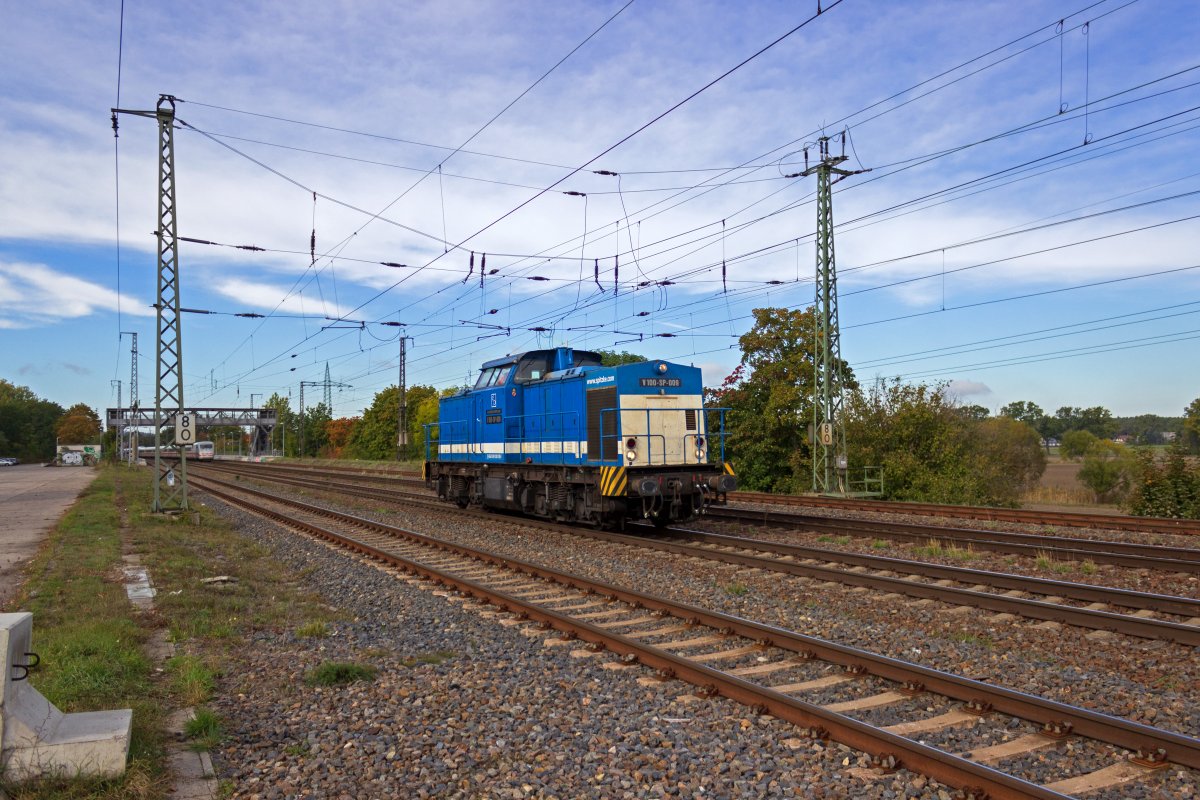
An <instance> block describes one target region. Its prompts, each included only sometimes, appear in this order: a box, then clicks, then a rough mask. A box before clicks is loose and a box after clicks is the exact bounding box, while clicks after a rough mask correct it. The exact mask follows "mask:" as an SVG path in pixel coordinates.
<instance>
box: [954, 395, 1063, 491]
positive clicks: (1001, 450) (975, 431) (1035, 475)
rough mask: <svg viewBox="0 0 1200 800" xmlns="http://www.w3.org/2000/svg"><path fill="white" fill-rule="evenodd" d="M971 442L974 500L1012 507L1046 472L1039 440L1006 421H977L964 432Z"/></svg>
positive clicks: (1033, 433) (1026, 429)
mask: <svg viewBox="0 0 1200 800" xmlns="http://www.w3.org/2000/svg"><path fill="white" fill-rule="evenodd" d="M967 430H968V436H970V438H971V439H972V440H973V446H972V448H971V451H972V455H973V460H972V467H973V469H974V472H975V481H974V484H975V491H976V493H977V496H979V497H982V498H987V500H986V502H990V503H997V504H1001V505H1015V504H1016V503H1017V502H1018V501H1019V500H1020V497H1021V494H1022V493H1023V492H1025V491H1027V490H1029V489H1031V488H1033V487H1034V486H1035V485H1036V484H1037V482H1038V480H1039V479H1040V478H1041V477H1042V473H1043V472H1045V471H1046V454H1045V453H1044V452H1042V447H1041V438H1042V437H1041V436H1040V435H1039V434H1038V432H1037V431H1036V430H1034V429H1033V428H1031V427H1030V426H1029V425H1026V424H1025V423H1023V422H1017V421H1016V420H1013V419H1008V418H1007V417H993V418H990V419H985V420H980V421H979V422H978V424H977V425H974V426H971V427H969V428H968V429H967Z"/></svg>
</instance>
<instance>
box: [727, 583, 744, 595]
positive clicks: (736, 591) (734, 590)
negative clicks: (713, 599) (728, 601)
mask: <svg viewBox="0 0 1200 800" xmlns="http://www.w3.org/2000/svg"><path fill="white" fill-rule="evenodd" d="M749 591H750V587H749V586H747V585H746V584H744V583H736V582H735V583H730V584H727V585H726V586H725V594H727V595H730V596H732V597H741V596H742V595H744V594H746V593H747V592H749Z"/></svg>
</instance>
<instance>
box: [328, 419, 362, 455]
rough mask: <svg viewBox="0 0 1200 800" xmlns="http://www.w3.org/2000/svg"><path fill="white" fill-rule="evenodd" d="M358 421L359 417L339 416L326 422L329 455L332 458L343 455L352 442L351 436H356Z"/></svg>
mask: <svg viewBox="0 0 1200 800" xmlns="http://www.w3.org/2000/svg"><path fill="white" fill-rule="evenodd" d="M358 422H359V418H358V417H339V418H338V419H331V420H329V422H328V423H326V425H325V437H326V440H327V441H328V445H327V447H328V448H329V449H328V456H329V457H330V458H342V457H343V454H344V453H345V451H346V446H347V445H348V444H349V443H350V439H351V437H353V436H354V428H355V426H357V425H358Z"/></svg>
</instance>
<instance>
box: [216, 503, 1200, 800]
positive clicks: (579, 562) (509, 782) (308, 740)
mask: <svg viewBox="0 0 1200 800" xmlns="http://www.w3.org/2000/svg"><path fill="white" fill-rule="evenodd" d="M281 493H286V492H281ZM210 502H211V504H212V505H213V506H214V507H216V508H218V509H220V510H221V513H222V514H223V515H226V516H229V517H230V518H232V519H233V520H234V521H235V522H236V523H237V524H238V526H239V528H240V529H241V530H242V531H244V532H245V534H246V535H248V536H251V537H254V538H255V539H257V540H259V541H261V542H262V543H263V544H264V545H266V546H268V547H270V548H271V550H272V551H273V552H274V553H275V555H276V557H277V558H278V559H279V561H280V562H281V563H282V564H283V565H285V566H286V567H288V568H290V569H292V570H294V571H295V572H296V573H298V574H301V575H304V576H305V577H304V579H303V580H304V583H305V588H306V589H311V590H313V591H315V592H317V593H319V594H321V595H322V596H324V597H326V598H328V599H329V602H330V603H331V604H335V605H336V606H337V607H338V609H339V611H340V612H341V613H342V614H343V615H344V616H345V619H344V621H340V622H336V623H334V625H333V626H332V627H333V630H334V635H332V636H330V637H328V638H323V639H297V638H296V637H295V636H294V635H292V634H290V633H288V632H264V633H260V634H258V635H257V637H256V638H255V640H254V641H253V642H252V643H251V647H249V648H248V649H247V651H246V655H245V658H244V663H239V664H237V665H236V666H235V665H230V669H229V670H228V671H227V672H226V674H225V677H224V685H223V689H224V690H225V691H224V693H223V696H222V698H221V699H220V700H219V701H218V702H217V703H216V705H215V708H216V709H217V710H218V711H219V713H221V714H222V715H223V717H224V718H225V719H226V727H227V732H228V735H229V738H228V739H227V741H226V742H225V743H224V744H223V745H222V747H221V748H220V750H219V751H218V752H216V753H214V759H215V761H216V762H217V764H218V771H219V773H220V774H221V775H222V776H223V777H226V778H229V779H231V780H232V782H233V785H234V786H235V789H234V792H235V796H246V797H249V796H260V797H264V798H265V797H317V796H333V797H336V796H339V795H344V796H347V797H363V796H380V797H382V796H389V795H391V796H413V797H654V796H686V797H745V796H779V797H793V796H794V797H870V798H875V797H878V798H901V797H904V798H910V797H915V798H926V797H929V798H933V797H948V796H949V794H948V793H947V792H946V790H945V788H944V787H939V786H937V785H935V784H933V783H932V782H928V781H926V780H925V779H924V778H922V777H920V776H916V775H913V774H910V773H907V772H899V773H895V774H893V775H879V774H877V773H869V774H866V776H865V777H863V776H864V773H862V772H860V771H856V768H862V767H865V766H866V758H865V756H863V755H862V754H861V753H858V752H855V751H850V750H847V749H845V748H842V747H840V746H838V745H836V744H831V745H823V744H820V743H813V742H810V741H808V740H806V739H802V738H799V737H798V732H797V731H796V730H795V729H794V728H793V727H792V726H790V725H788V724H786V723H783V722H780V721H778V720H775V719H772V718H770V717H757V716H756V715H754V714H753V713H752V712H751V711H750V710H749V709H746V708H744V707H741V706H738V705H736V704H733V703H731V702H729V701H726V700H721V699H718V700H706V701H693V700H692V698H690V696H689V695H688V692H689V687H687V686H685V685H683V684H680V683H678V682H673V681H672V682H666V683H653V684H650V685H641V684H639V683H638V681H637V678H639V677H642V678H644V677H645V676H646V675H647V674H648V673H647V672H646V671H645V670H643V669H640V668H632V669H627V670H621V671H613V670H609V669H605V668H604V666H603V664H604V662H606V661H609V660H610V659H608V658H606V657H604V656H599V657H596V658H587V659H579V658H573V657H571V655H570V654H569V650H570V648H557V647H544V646H543V636H542V635H538V636H533V637H531V636H527V635H525V634H523V633H522V632H521V628H520V627H519V626H513V627H505V626H502V625H499V624H497V622H496V621H495V620H493V619H488V618H485V617H483V616H481V615H480V614H479V613H478V611H476V610H473V607H467V608H464V607H463V604H462V603H457V602H449V601H448V599H447V598H444V597H441V596H437V595H435V594H433V593H432V592H431V591H428V590H427V589H425V588H421V587H420V586H417V585H414V584H413V583H412V582H410V581H404V580H397V579H396V578H395V577H394V576H392V575H389V574H387V573H385V572H384V571H382V570H380V569H378V568H376V567H375V566H372V565H369V564H364V563H361V562H359V561H356V560H353V559H350V558H348V557H346V556H344V555H341V554H338V553H335V552H334V551H332V550H330V549H329V548H326V547H325V546H323V545H320V544H316V543H314V542H311V541H308V540H304V539H301V538H299V537H297V536H295V535H293V534H290V533H286V532H282V531H280V530H279V529H278V528H276V527H275V526H273V525H270V524H267V523H265V522H263V521H261V520H259V519H258V518H255V517H252V516H250V515H246V514H243V513H241V512H238V511H236V510H232V509H230V508H228V507H225V506H223V504H219V503H216V502H212V501H210ZM317 502H326V501H319V500H318V501H317ZM351 511H352V512H353V513H357V514H360V515H363V516H371V517H376V518H380V519H383V520H385V521H387V522H389V523H391V524H397V525H401V526H408V527H412V528H413V529H415V530H420V531H422V532H426V533H429V534H431V535H436V536H441V537H443V538H452V539H456V540H460V541H463V542H464V543H470V544H473V545H476V546H480V547H484V548H487V549H493V550H496V551H498V552H504V553H507V554H509V555H512V556H514V557H517V558H522V559H525V560H530V561H538V562H539V563H545V564H547V565H549V566H551V567H555V568H559V569H563V570H567V571H572V572H578V573H580V574H585V575H589V576H592V577H598V578H601V579H603V580H607V581H609V582H612V583H617V584H622V585H632V586H637V587H639V588H642V589H643V590H646V591H651V592H655V593H660V594H667V595H670V596H672V597H676V598H678V599H683V600H686V601H688V602H694V603H696V604H697V605H703V606H707V607H710V608H713V609H715V610H721V611H725V612H727V613H734V614H738V615H740V616H746V617H749V618H752V619H756V620H760V621H763V622H768V623H772V624H779V625H783V626H785V627H789V628H793V629H796V630H799V631H801V632H803V633H808V634H812V635H818V636H822V637H824V638H830V639H833V640H836V641H839V642H841V643H843V644H849V645H852V646H859V647H864V648H867V649H870V650H872V651H875V652H881V653H884V654H885V655H892V656H894V657H899V658H904V659H906V660H911V661H915V662H918V663H922V664H925V665H928V666H934V667H937V668H941V669H946V670H948V671H955V672H960V673H965V674H968V675H969V676H970V677H976V678H982V679H986V680H990V681H992V682H994V683H1000V684H1003V685H1010V686H1013V688H1018V689H1021V690H1023V691H1030V692H1031V693H1036V694H1042V695H1044V696H1048V697H1052V698H1054V699H1059V700H1062V701H1064V702H1070V703H1073V704H1077V705H1084V706H1088V707H1094V708H1097V709H1099V710H1103V711H1107V712H1109V713H1117V714H1122V715H1125V716H1130V717H1132V718H1139V715H1140V716H1143V717H1144V716H1145V715H1147V714H1150V718H1149V719H1146V721H1147V722H1151V721H1152V724H1156V725H1160V726H1162V727H1166V728H1169V729H1174V730H1180V731H1181V732H1184V733H1188V734H1189V735H1195V732H1196V731H1197V730H1198V729H1200V717H1198V716H1197V711H1196V708H1197V703H1196V700H1197V699H1198V698H1197V695H1198V694H1200V692H1198V691H1197V687H1196V686H1195V680H1196V676H1195V674H1194V668H1191V671H1190V672H1189V669H1188V665H1189V664H1191V663H1193V662H1192V661H1191V659H1194V658H1195V657H1196V654H1195V653H1194V652H1193V651H1191V650H1190V649H1189V648H1180V647H1177V646H1174V645H1165V646H1155V647H1153V648H1147V647H1144V646H1143V647H1137V646H1135V647H1130V642H1134V643H1135V644H1137V640H1130V639H1126V638H1125V637H1111V639H1103V638H1101V639H1096V640H1087V639H1082V637H1083V636H1084V635H1085V633H1086V632H1083V631H1076V630H1072V629H1063V630H1060V631H1046V630H1041V629H1036V628H1034V627H1033V626H1032V625H1030V624H1029V623H1028V622H1025V621H1019V622H1017V623H1015V624H1014V623H1004V624H997V625H994V626H992V627H991V628H988V627H986V626H984V627H983V629H982V632H981V633H979V634H970V635H962V634H960V633H958V632H960V631H962V630H964V629H966V628H969V627H973V626H972V625H970V624H966V623H965V622H964V620H963V618H962V617H961V616H959V615H947V614H945V613H944V612H941V611H939V610H938V608H937V607H936V606H935V607H933V608H930V607H928V606H921V605H913V604H910V603H907V602H903V601H901V602H893V603H889V604H888V607H883V608H881V607H880V604H879V602H878V601H877V600H874V599H872V598H871V596H869V595H864V594H861V593H860V594H855V593H852V592H849V591H846V590H844V589H842V590H833V591H826V590H825V589H824V588H821V589H819V590H818V589H814V588H811V584H810V585H809V586H808V587H806V586H805V584H804V583H803V582H801V581H796V580H795V579H788V580H781V579H780V578H779V576H777V575H769V574H766V573H759V572H757V571H751V570H744V569H738V568H736V567H731V566H725V565H715V564H697V563H696V562H694V561H693V560H688V559H678V558H666V557H660V556H653V557H650V558H648V557H647V554H646V553H645V552H644V551H638V550H637V549H634V548H616V549H614V548H612V547H611V546H609V545H603V544H601V543H598V542H595V541H593V540H589V539H573V540H572V542H571V545H570V547H563V546H562V535H561V534H555V533H551V532H547V531H540V530H536V529H530V528H527V527H525V526H521V525H519V524H517V523H514V522H512V521H509V520H505V519H498V520H496V522H495V524H490V523H489V524H487V525H486V529H485V526H484V525H481V524H480V523H477V522H475V521H472V520H463V519H454V520H453V521H452V520H451V518H449V517H448V516H443V515H441V514H430V513H429V512H424V511H421V510H413V511H412V512H396V513H390V512H389V513H379V512H378V510H376V511H375V512H364V511H363V510H362V509H361V508H358V509H351ZM814 583H815V582H814ZM732 586H736V587H738V588H737V590H736V591H731V590H730V587H732ZM972 615H973V616H971V617H969V619H968V622H969V621H970V620H973V621H975V622H978V621H979V620H980V619H982V620H985V621H986V620H987V618H988V615H985V614H983V613H982V612H972ZM1081 643H1085V646H1082V647H1081V646H1080V644H1081ZM1155 644H1157V643H1155ZM1110 659H1112V660H1111V661H1110ZM323 661H358V662H364V663H370V664H373V665H374V666H376V667H378V668H379V673H378V675H377V677H376V679H375V680H374V681H372V682H368V683H357V684H352V685H350V686H346V687H333V688H329V687H319V688H318V687H310V686H308V685H306V684H305V682H304V678H305V675H306V674H307V673H308V671H309V670H311V669H312V668H313V667H315V666H317V665H318V664H319V663H321V662H323ZM427 662H429V663H427ZM1101 664H1103V665H1104V666H1103V667H1102V666H1100V665H1101ZM1127 666H1128V667H1132V666H1138V667H1140V668H1142V671H1141V672H1127V671H1126V667H1127ZM1126 675H1137V676H1138V677H1137V678H1127V677H1123V676H1126ZM1163 676H1168V677H1167V678H1166V679H1164V677H1163ZM1171 676H1173V677H1171ZM1189 681H1191V682H1190V683H1189ZM1168 684H1169V685H1168ZM835 696H836V698H837V699H841V695H840V694H837V695H835V694H830V697H835ZM805 699H807V698H805ZM820 699H821V700H827V699H828V698H826V697H821V698H820ZM930 701H931V708H933V707H934V706H936V707H937V710H938V712H939V713H940V712H941V710H942V708H941V706H942V704H943V703H944V701H942V700H940V699H934V698H931V699H930ZM1123 707H1124V708H1126V709H1127V710H1126V711H1125V712H1122V711H1120V710H1118V709H1120V708H1123ZM1151 712H1152V713H1151ZM860 717H861V718H864V719H870V720H871V721H872V722H879V723H882V724H888V723H890V721H891V719H890V717H889V712H888V711H886V710H878V709H877V710H874V711H872V712H868V713H864V714H862V715H860ZM1022 732H1023V731H1016V732H1014V733H1013V734H1012V735H1013V736H1016V735H1020V734H1021V733H1022ZM943 736H953V729H951V731H949V732H947V731H943V732H939V733H938V734H936V735H935V736H931V737H930V739H929V741H930V742H931V743H932V741H933V740H934V739H935V738H938V737H943ZM963 736H964V737H966V736H967V734H966V733H964V734H963ZM1109 750H1110V749H1107V748H1103V749H1100V750H1096V749H1087V750H1084V749H1083V748H1078V749H1077V750H1075V751H1073V752H1072V753H1071V759H1070V761H1071V764H1068V765H1066V766H1067V770H1068V771H1067V773H1066V774H1076V773H1078V772H1080V771H1087V770H1089V769H1094V768H1096V766H1103V765H1104V763H1106V762H1104V757H1105V756H1108V757H1110V758H1111V757H1112V756H1113V753H1111V752H1109ZM1085 752H1086V753H1087V754H1088V755H1087V757H1086V758H1085V757H1084V756H1083V755H1080V753H1085ZM1025 758H1026V759H1033V761H1031V762H1030V763H1031V764H1032V766H1027V765H1025V763H1024V762H1020V764H1019V765H1018V764H1016V763H1014V766H1019V767H1020V773H1021V774H1024V775H1026V777H1034V778H1035V779H1036V778H1038V777H1045V776H1046V773H1047V769H1048V768H1043V767H1041V766H1039V764H1038V763H1037V761H1036V759H1037V758H1038V755H1037V754H1033V755H1028V756H1026V757H1025ZM1051 760H1054V759H1051ZM1058 761H1059V762H1061V759H1058ZM1000 766H1001V767H1002V768H1005V765H1004V764H1001V765H1000ZM1060 766H1063V765H1062V764H1061V763H1060ZM1005 771H1008V770H1007V769H1005ZM1064 776H1065V775H1064V774H1054V775H1053V776H1052V777H1055V778H1058V777H1064ZM1191 780H1192V776H1191V775H1190V774H1183V773H1181V772H1180V771H1178V770H1167V771H1164V772H1160V773H1157V774H1155V775H1154V776H1153V777H1151V778H1150V779H1149V780H1147V781H1144V782H1142V783H1140V784H1137V793H1132V792H1130V791H1127V792H1126V793H1125V794H1111V795H1110V794H1108V793H1102V794H1100V795H1094V796H1112V797H1124V796H1130V797H1135V796H1136V797H1148V798H1149V797H1164V798H1165V797H1190V796H1192V795H1191V793H1190V791H1191V786H1190V784H1189V783H1188V782H1189V781H1191ZM1124 789H1125V790H1130V786H1126V787H1124Z"/></svg>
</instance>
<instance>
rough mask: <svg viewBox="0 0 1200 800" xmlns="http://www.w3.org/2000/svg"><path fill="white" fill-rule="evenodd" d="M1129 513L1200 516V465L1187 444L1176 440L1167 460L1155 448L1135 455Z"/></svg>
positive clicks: (1184, 517)
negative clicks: (1191, 458) (1157, 456)
mask: <svg viewBox="0 0 1200 800" xmlns="http://www.w3.org/2000/svg"><path fill="white" fill-rule="evenodd" d="M1132 483H1133V488H1132V491H1131V492H1130V493H1129V500H1128V504H1127V508H1128V509H1129V513H1131V514H1134V515H1137V516H1142V517H1173V518H1176V519H1179V518H1182V519H1200V465H1198V464H1189V463H1188V458H1187V448H1186V447H1185V446H1184V445H1183V443H1181V442H1180V443H1176V445H1175V446H1174V447H1172V448H1171V449H1170V451H1168V453H1167V457H1166V459H1165V460H1164V461H1163V462H1158V461H1156V460H1155V458H1154V454H1153V453H1152V452H1151V451H1148V450H1144V451H1141V452H1139V453H1138V454H1137V455H1136V457H1135V467H1134V470H1133V480H1132Z"/></svg>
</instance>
